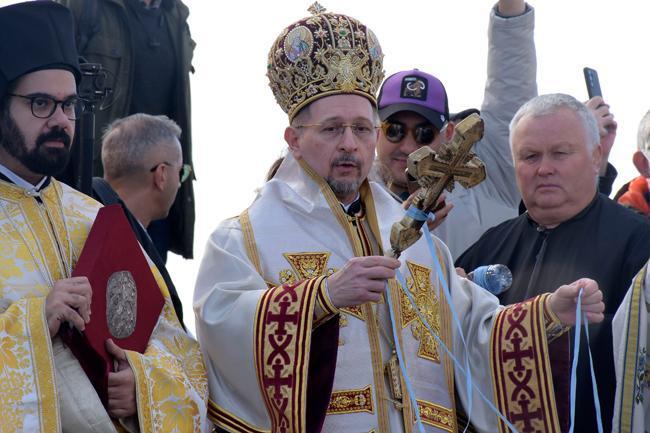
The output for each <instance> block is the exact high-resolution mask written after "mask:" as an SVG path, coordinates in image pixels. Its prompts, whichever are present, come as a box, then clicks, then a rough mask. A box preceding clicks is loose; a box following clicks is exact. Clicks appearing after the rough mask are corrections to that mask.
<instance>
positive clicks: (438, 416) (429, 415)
mask: <svg viewBox="0 0 650 433" xmlns="http://www.w3.org/2000/svg"><path fill="white" fill-rule="evenodd" d="M417 402H418V408H419V410H420V418H421V419H422V422H423V423H425V424H429V425H432V426H434V427H437V428H439V429H442V430H446V431H449V432H455V431H456V422H455V418H454V414H453V411H452V410H451V409H447V408H446V407H444V406H440V405H438V404H435V403H431V402H430V401H425V400H417Z"/></svg>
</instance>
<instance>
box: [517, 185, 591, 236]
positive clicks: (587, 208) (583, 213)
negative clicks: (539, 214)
mask: <svg viewBox="0 0 650 433" xmlns="http://www.w3.org/2000/svg"><path fill="white" fill-rule="evenodd" d="M600 195H601V194H600V193H599V192H598V191H596V194H595V195H594V198H593V199H592V200H591V201H590V202H589V204H588V205H587V206H585V207H584V209H582V210H581V211H580V212H578V213H577V214H575V215H574V216H572V217H571V218H569V219H568V220H565V221H562V222H561V223H560V224H558V225H556V226H555V227H553V228H548V227H545V226H543V225H541V224H540V223H538V222H537V221H535V220H534V219H533V217H532V216H530V213H529V212H528V211H526V214H525V215H526V218H527V219H528V221H529V222H530V223H531V224H532V225H534V226H535V227H536V228H537V231H539V232H542V231H548V230H554V229H556V228H558V227H560V226H561V225H564V224H567V223H570V222H572V221H577V220H580V219H582V218H584V217H585V216H586V215H587V214H588V213H589V212H591V210H592V209H593V208H594V207H595V206H596V203H598V199H599V198H600Z"/></svg>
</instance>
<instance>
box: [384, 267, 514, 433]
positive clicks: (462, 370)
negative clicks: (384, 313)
mask: <svg viewBox="0 0 650 433" xmlns="http://www.w3.org/2000/svg"><path fill="white" fill-rule="evenodd" d="M397 280H398V281H399V283H400V285H401V287H402V291H403V292H404V294H405V295H406V297H407V298H408V300H409V302H410V303H411V306H412V307H413V310H414V311H415V313H416V314H417V316H418V318H419V319H420V321H421V322H422V323H423V324H424V326H425V327H426V328H427V330H428V331H429V333H430V334H431V335H432V336H433V338H434V339H435V340H436V341H437V342H438V344H439V345H440V347H441V348H442V349H443V350H444V351H445V353H447V355H448V356H449V358H450V359H451V360H452V362H453V363H454V366H455V369H456V370H458V371H459V372H460V373H461V374H462V375H463V376H465V377H466V378H467V376H469V375H471V372H470V373H469V374H468V372H467V371H466V370H465V368H463V366H462V365H461V363H460V361H458V359H457V358H456V357H455V356H454V354H453V353H451V351H450V350H449V348H448V347H447V345H445V343H444V342H443V341H442V340H441V339H440V337H439V336H438V334H437V333H436V332H435V331H434V330H433V329H432V327H431V325H430V324H429V321H428V320H427V319H426V318H425V317H424V316H423V315H422V313H421V312H420V309H419V308H418V306H417V305H416V303H415V300H414V299H413V295H411V293H409V291H408V289H406V287H408V286H407V285H406V280H405V279H404V275H402V273H401V271H400V270H399V269H398V270H397ZM452 308H453V307H452ZM391 320H394V318H393V317H392V316H391ZM468 371H469V370H468ZM470 384H471V387H472V388H474V389H475V390H476V392H478V394H479V396H480V397H481V399H483V401H485V403H486V404H487V405H488V407H489V408H490V409H491V410H492V411H493V412H494V413H495V414H496V415H497V416H498V417H499V418H500V419H501V420H502V421H503V422H504V423H505V424H506V425H507V426H508V428H509V429H510V430H512V431H513V432H515V433H517V429H516V428H515V426H513V425H512V424H511V423H510V421H508V419H507V418H506V417H505V416H504V415H503V414H502V413H501V412H500V411H499V409H497V408H496V407H495V406H494V404H493V403H492V401H491V400H490V399H488V398H487V397H486V396H485V395H484V394H483V392H482V391H481V390H480V389H479V388H478V387H477V386H476V385H475V384H473V383H471V381H470ZM469 397H470V399H471V394H470V395H469ZM468 421H469V420H468ZM468 425H469V424H468ZM467 427H468V426H466V427H465V430H467Z"/></svg>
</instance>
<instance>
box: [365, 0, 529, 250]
mask: <svg viewBox="0 0 650 433" xmlns="http://www.w3.org/2000/svg"><path fill="white" fill-rule="evenodd" d="M533 26H534V11H533V9H532V7H530V6H529V5H526V4H525V3H524V1H523V0H500V1H499V2H498V3H497V5H495V7H494V8H493V9H492V11H491V14H490V25H489V30H488V68H487V82H486V85H485V99H484V101H483V106H482V107H481V117H482V118H483V120H484V121H485V134H484V137H483V139H482V140H481V141H479V142H478V143H476V145H475V147H474V151H475V152H476V153H477V155H478V157H479V158H480V159H481V160H482V161H483V162H484V163H485V165H486V169H487V178H486V180H485V181H483V182H482V183H481V184H479V185H478V186H476V187H474V188H470V189H465V188H463V187H462V186H461V185H460V184H458V183H457V184H456V185H455V187H454V190H453V191H452V192H451V193H446V197H445V206H444V207H441V209H440V210H438V211H437V212H436V219H437V221H435V222H433V223H430V224H429V227H430V228H431V229H433V233H435V235H436V236H438V237H439V238H440V239H442V240H443V241H444V242H445V243H446V244H447V246H448V247H449V250H450V251H451V254H452V256H453V257H454V259H455V258H457V257H458V256H459V255H460V254H461V253H462V252H463V251H465V249H466V248H467V247H469V246H470V245H471V244H472V243H474V242H475V241H476V240H477V239H478V238H479V237H480V236H481V235H482V234H483V233H484V232H485V231H486V230H487V229H488V228H490V227H492V226H494V225H496V224H498V223H500V222H502V221H505V220H507V219H510V218H513V217H515V216H517V211H518V206H519V201H520V200H521V195H520V194H519V191H518V190H517V185H516V183H515V177H514V168H513V163H512V157H511V155H510V147H509V144H508V123H509V122H510V119H512V116H513V115H514V113H515V111H516V110H517V109H518V108H519V107H520V106H521V105H522V104H523V103H524V102H526V101H528V100H529V99H530V98H532V97H534V96H535V95H536V94H537V85H536V59H535V43H534V40H533ZM378 105H379V117H380V118H381V121H382V128H381V134H380V136H379V142H378V143H377V161H376V164H375V167H374V170H373V174H372V178H373V179H374V180H377V181H380V182H381V183H383V184H384V185H386V187H387V189H388V190H390V191H391V192H392V193H393V194H394V195H395V198H396V199H398V200H401V201H403V200H406V199H407V198H408V197H409V191H408V187H407V182H406V175H405V170H406V159H407V157H408V155H409V154H410V153H411V152H413V151H415V150H417V149H418V148H419V147H420V146H427V145H428V146H431V147H432V148H433V149H434V150H435V149H436V147H437V146H438V145H439V144H440V143H441V142H443V141H449V140H450V139H451V137H452V136H453V133H454V124H453V121H450V115H449V106H448V99H447V92H446V91H445V87H444V86H443V84H442V82H441V81H440V80H439V79H438V78H436V77H434V76H433V75H431V74H428V73H426V72H423V71H419V70H417V69H414V70H410V71H402V72H398V73H396V74H393V75H391V76H390V77H388V78H387V79H386V81H385V82H384V84H383V85H382V89H381V90H380V94H379V100H378ZM459 120H462V119H459Z"/></svg>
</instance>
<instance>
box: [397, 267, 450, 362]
mask: <svg viewBox="0 0 650 433" xmlns="http://www.w3.org/2000/svg"><path fill="white" fill-rule="evenodd" d="M406 264H407V266H408V268H409V271H410V273H411V277H408V278H407V279H406V285H407V286H408V291H409V292H410V293H411V294H412V296H413V299H414V301H415V305H417V307H418V309H419V310H420V313H421V314H422V316H424V318H425V319H426V320H427V322H429V325H431V328H432V329H433V330H434V331H435V332H436V334H438V335H440V301H439V299H438V296H436V293H435V292H434V290H433V287H432V286H431V269H429V268H427V267H425V266H422V265H418V264H416V263H413V262H411V261H409V260H407V261H406ZM400 306H401V311H402V328H406V327H407V326H408V325H410V326H411V332H412V333H413V337H414V338H415V339H416V340H418V341H420V346H419V348H418V356H419V357H421V358H424V359H428V360H430V361H433V362H437V363H439V362H440V354H439V350H438V342H437V341H436V340H435V339H434V338H433V336H432V335H431V333H430V332H429V330H428V329H427V328H426V326H425V325H424V324H423V323H422V321H421V320H420V319H419V318H418V316H417V314H416V311H415V310H414V309H413V307H412V305H411V302H410V301H409V299H408V298H407V297H406V295H405V294H404V293H403V292H401V291H400Z"/></svg>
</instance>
